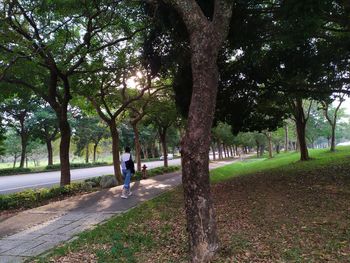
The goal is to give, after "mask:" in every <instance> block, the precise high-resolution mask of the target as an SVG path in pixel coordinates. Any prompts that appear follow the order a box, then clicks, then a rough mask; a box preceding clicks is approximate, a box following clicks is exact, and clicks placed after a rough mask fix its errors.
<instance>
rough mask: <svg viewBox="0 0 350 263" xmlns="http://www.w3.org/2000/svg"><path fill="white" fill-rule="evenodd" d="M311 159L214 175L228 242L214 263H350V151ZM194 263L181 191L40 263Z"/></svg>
mask: <svg viewBox="0 0 350 263" xmlns="http://www.w3.org/2000/svg"><path fill="white" fill-rule="evenodd" d="M311 157H312V158H313V160H311V161H308V162H299V161H297V160H298V154H296V153H287V154H280V155H278V156H276V157H275V158H273V159H271V160H268V159H264V160H258V159H251V160H249V161H246V162H244V163H243V164H239V163H236V164H232V165H229V166H226V167H222V168H218V169H216V170H214V171H212V181H213V182H215V184H213V186H212V194H213V197H214V205H215V209H216V214H217V223H218V233H219V238H220V242H221V246H220V250H219V251H218V253H217V256H216V258H215V260H214V262H349V258H350V206H349V203H350V173H349V171H350V148H349V147H342V148H340V147H339V150H338V151H337V152H335V153H330V152H328V151H327V150H315V151H311ZM243 175H244V176H243ZM169 204H171V205H169ZM187 260H188V253H187V235H186V231H185V213H184V208H183V196H182V190H181V188H180V187H179V188H176V189H175V190H173V191H170V192H167V193H165V194H163V195H161V196H160V197H158V198H155V199H153V200H151V201H148V202H145V203H143V204H142V205H140V206H138V207H137V208H135V209H132V210H130V211H129V212H127V213H125V214H123V215H121V216H117V217H114V218H112V219H111V220H109V221H108V222H107V223H105V224H103V225H100V226H98V227H97V228H96V229H94V230H92V231H87V232H84V233H83V234H81V235H80V236H79V238H78V239H77V240H75V241H73V242H72V243H69V244H66V245H63V246H61V247H59V248H57V249H55V250H54V251H52V253H51V254H49V255H47V256H45V257H43V258H41V259H35V260H34V261H36V262H186V261H187Z"/></svg>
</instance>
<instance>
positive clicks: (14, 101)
mask: <svg viewBox="0 0 350 263" xmlns="http://www.w3.org/2000/svg"><path fill="white" fill-rule="evenodd" d="M36 107H37V101H36V99H35V98H33V97H32V96H31V95H30V94H29V95H28V96H26V95H24V96H22V97H21V96H16V95H15V96H13V97H10V98H8V99H6V100H5V101H4V102H3V103H2V105H1V106H0V111H1V113H2V117H3V119H4V121H5V122H6V124H7V125H8V126H9V127H11V128H13V130H14V131H15V132H16V133H17V134H18V136H19V137H20V142H21V149H22V150H21V159H20V165H19V167H21V168H23V167H24V164H25V158H26V148H27V145H28V142H29V139H30V135H31V132H32V130H33V127H34V125H32V123H31V122H30V119H31V118H32V116H33V112H34V110H35V108H36Z"/></svg>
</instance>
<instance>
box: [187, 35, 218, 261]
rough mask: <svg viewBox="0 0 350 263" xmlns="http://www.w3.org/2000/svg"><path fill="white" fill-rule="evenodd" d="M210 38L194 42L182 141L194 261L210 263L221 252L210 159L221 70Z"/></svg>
mask: <svg viewBox="0 0 350 263" xmlns="http://www.w3.org/2000/svg"><path fill="white" fill-rule="evenodd" d="M210 37H211V36H208V35H207V36H206V37H205V36H198V38H197V39H199V41H200V43H192V49H193V50H194V54H192V76H193V92H192V100H191V105H190V110H189V116H188V126H187V130H186V136H185V137H184V139H183V142H182V145H183V146H182V156H183V159H182V165H183V169H182V171H183V172H182V175H183V176H182V182H183V187H184V196H185V207H186V214H187V229H188V232H189V246H190V251H191V255H192V262H208V261H210V259H211V258H212V256H213V254H214V253H215V251H216V250H217V249H218V237H217V233H216V222H215V213H214V207H213V202H212V198H211V194H210V181H209V158H208V157H209V155H208V154H209V149H210V129H211V126H212V121H213V116H214V110H215V102H216V95H217V84H218V70H217V65H216V56H213V54H212V51H211V47H210V45H208V44H209V42H210V41H208V39H210ZM213 41H214V40H213Z"/></svg>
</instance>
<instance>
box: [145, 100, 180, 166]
mask: <svg viewBox="0 0 350 263" xmlns="http://www.w3.org/2000/svg"><path fill="white" fill-rule="evenodd" d="M177 119H178V114H177V111H176V106H175V103H174V101H173V100H172V99H171V98H169V95H167V94H166V95H165V96H158V97H157V98H155V99H154V100H153V101H152V107H150V109H149V111H148V114H147V122H148V123H152V124H153V125H154V127H155V128H156V129H157V131H158V135H159V140H160V143H161V145H162V151H163V157H164V167H168V145H167V133H168V130H169V128H170V127H171V126H172V125H174V124H175V122H176V121H177Z"/></svg>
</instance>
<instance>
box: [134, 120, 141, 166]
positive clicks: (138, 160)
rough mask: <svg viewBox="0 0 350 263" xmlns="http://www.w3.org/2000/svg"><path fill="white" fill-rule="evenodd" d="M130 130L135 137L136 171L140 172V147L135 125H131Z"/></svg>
mask: <svg viewBox="0 0 350 263" xmlns="http://www.w3.org/2000/svg"><path fill="white" fill-rule="evenodd" d="M132 129H133V131H134V135H135V159H136V162H137V171H139V172H141V145H140V136H139V130H138V128H137V124H132Z"/></svg>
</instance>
